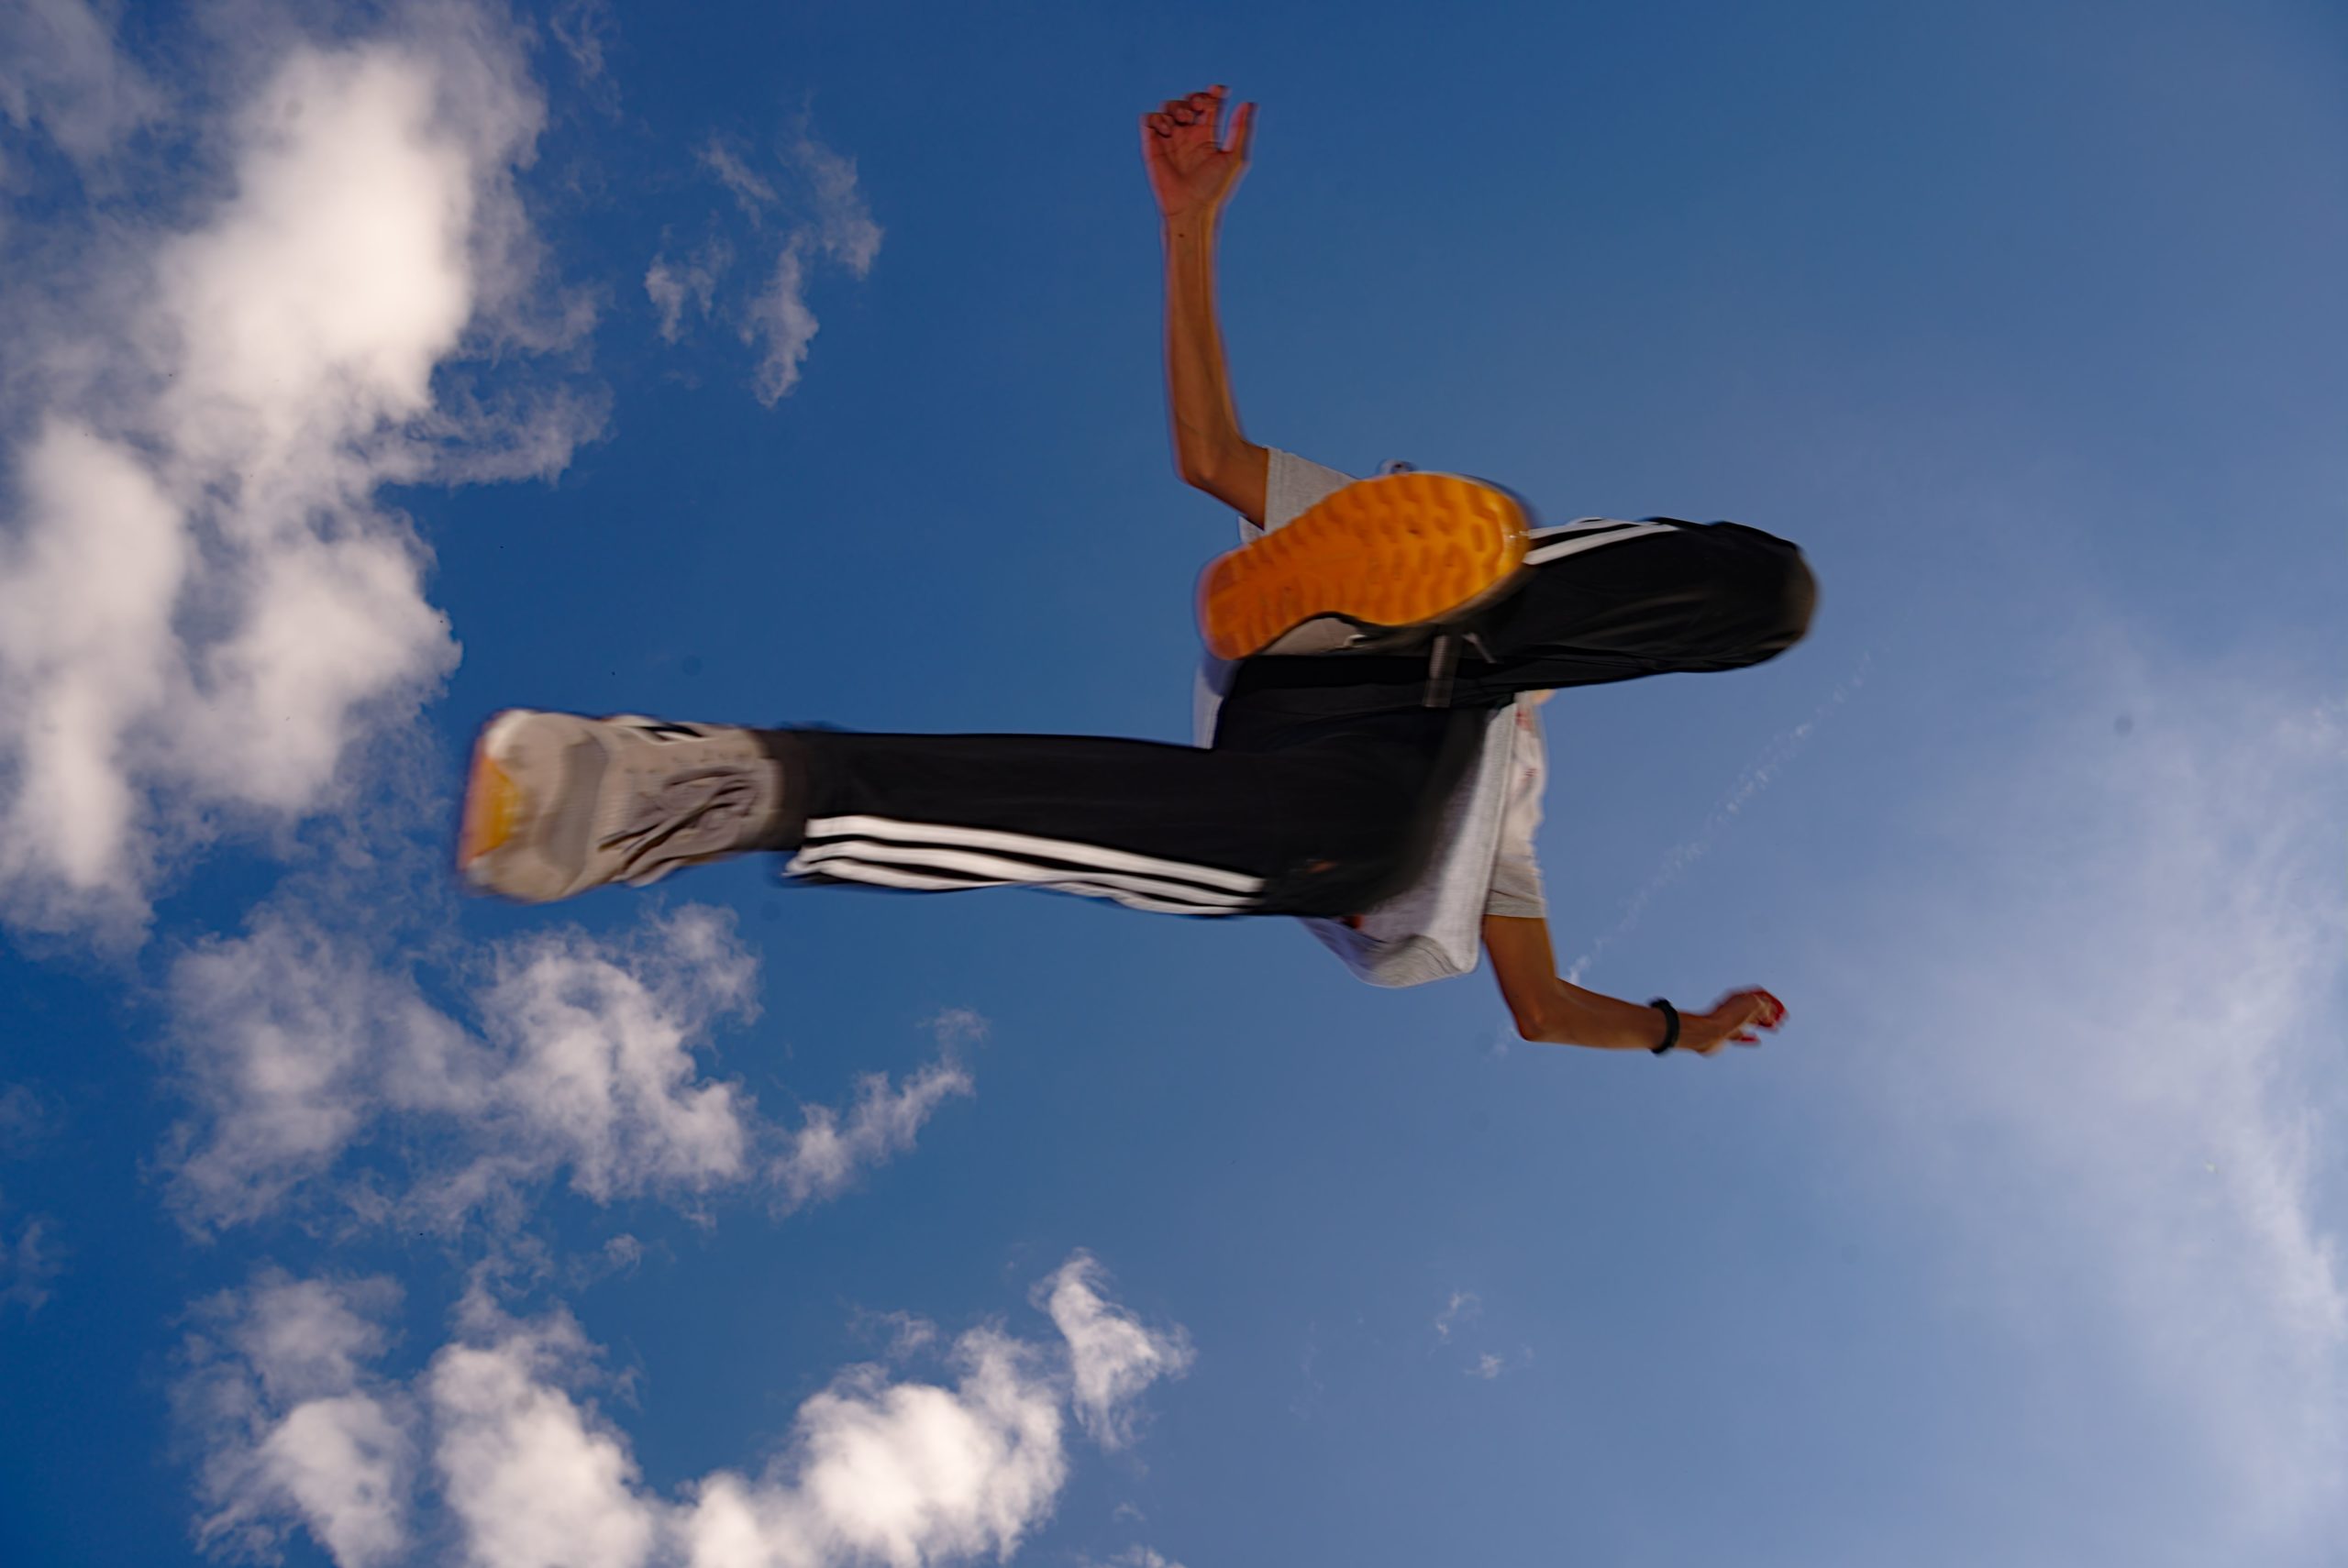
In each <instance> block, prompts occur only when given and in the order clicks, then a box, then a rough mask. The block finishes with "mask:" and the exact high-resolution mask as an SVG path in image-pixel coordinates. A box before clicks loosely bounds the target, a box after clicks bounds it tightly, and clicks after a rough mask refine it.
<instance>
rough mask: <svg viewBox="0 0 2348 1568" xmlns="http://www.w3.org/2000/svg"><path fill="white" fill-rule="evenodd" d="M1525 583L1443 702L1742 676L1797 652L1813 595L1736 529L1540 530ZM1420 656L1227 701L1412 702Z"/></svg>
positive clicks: (1308, 660)
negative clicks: (1702, 675) (1283, 695)
mask: <svg viewBox="0 0 2348 1568" xmlns="http://www.w3.org/2000/svg"><path fill="white" fill-rule="evenodd" d="M1525 561H1526V570H1525V575H1524V580H1523V581H1522V582H1521V583H1520V584H1519V585H1518V586H1517V587H1516V588H1515V590H1514V591H1512V592H1511V594H1510V595H1509V597H1508V598H1507V599H1505V600H1503V601H1501V602H1500V603H1499V604H1497V605H1496V606H1494V608H1493V609H1492V610H1491V611H1490V613H1488V614H1486V615H1485V616H1484V617H1483V618H1482V620H1481V621H1480V623H1479V624H1478V625H1477V626H1476V627H1475V628H1474V635H1470V636H1467V637H1466V638H1465V639H1464V642H1463V646H1462V647H1461V649H1460V652H1459V656H1458V665H1457V668H1456V675H1455V677H1454V679H1453V680H1452V683H1451V691H1450V694H1449V697H1448V701H1449V703H1450V705H1452V706H1455V707H1489V706H1490V705H1492V704H1494V703H1496V702H1501V701H1507V700H1508V699H1509V698H1510V697H1512V696H1513V695H1515V694H1516V693H1518V692H1521V691H1541V690H1554V689H1556V688H1560V687H1567V686H1595V685H1601V684H1604V683H1606V682H1608V681H1615V680H1630V679H1635V678H1637V677H1639V676H1644V675H1666V674H1672V673H1678V672H1692V671H1705V670H1726V669H1740V668H1744V667H1746V666H1748V665H1755V664H1759V663H1761V662H1762V661H1763V660H1765V659H1768V658H1771V657H1775V656H1777V655H1778V654H1779V653H1782V652H1784V651H1785V650H1786V649H1787V648H1789V647H1791V646H1793V645H1794V644H1795V643H1797V642H1799V641H1800V640H1801V637H1802V635H1803V634H1804V633H1805V632H1807V631H1808V629H1809V626H1810V619H1811V611H1812V610H1813V608H1814V607H1815V605H1816V603H1817V597H1818V590H1817V584H1816V582H1815V580H1813V579H1812V578H1811V573H1810V568H1809V567H1808V565H1806V564H1805V563H1804V562H1803V560H1802V556H1801V551H1800V549H1799V548H1797V547H1795V546H1793V545H1791V544H1789V543H1788V542H1787V541H1786V540H1783V539H1780V538H1778V537H1777V536H1774V535H1770V534H1765V533H1763V532H1762V531H1761V530H1760V529H1758V528H1748V527H1745V526H1744V525H1742V524H1737V523H1682V522H1678V521H1677V520H1673V519H1663V518H1658V519H1655V520H1652V521H1649V522H1645V523H1601V524H1594V525H1568V526H1567V527H1563V528H1545V529H1541V530H1538V531H1537V532H1536V533H1535V534H1534V536H1533V540H1532V548H1531V549H1530V551H1529V552H1528V553H1527V555H1526V557H1525ZM1428 673H1429V663H1428V656H1427V654H1426V653H1425V652H1424V651H1418V652H1412V653H1406V654H1347V653H1337V654H1329V655H1321V656H1313V657H1279V656H1270V657H1260V658H1255V659H1250V660H1249V661H1248V662H1247V663H1246V664H1245V665H1244V666H1242V667H1241V668H1240V670H1239V673H1238V676H1237V679H1236V681H1235V688H1234V690H1235V696H1238V697H1246V696H1251V695H1254V694H1257V693H1269V692H1273V691H1288V692H1296V693H1302V692H1306V691H1310V692H1312V693H1313V694H1314V698H1313V700H1314V701H1320V702H1323V703H1326V704H1329V705H1331V706H1333V707H1338V708H1349V709H1351V710H1353V711H1357V712H1375V711H1381V710H1387V709H1391V708H1395V707H1398V706H1401V705H1406V704H1409V703H1412V702H1416V701H1422V700H1423V697H1424V694H1425V693H1426V691H1427V689H1428Z"/></svg>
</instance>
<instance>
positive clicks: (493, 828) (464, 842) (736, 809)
mask: <svg viewBox="0 0 2348 1568" xmlns="http://www.w3.org/2000/svg"><path fill="white" fill-rule="evenodd" d="M781 796H782V776H781V767H780V765H778V764H777V763H776V762H775V761H774V760H773V759H772V758H771V757H770V756H768V755H767V753H766V749H765V748H764V747H763V746H761V745H759V740H758V737H757V735H756V734H753V733H752V732H750V731H748V730H746V729H737V728H734V727H732V726H728V725H720V724H672V723H663V722H662V721H660V720H658V719H647V718H640V717H637V716H636V715H634V714H624V715H621V716H618V717H615V718H609V719H588V718H581V717H580V716H579V715H578V714H575V713H541V712H533V711H532V710H530V709H527V708H509V709H507V710H506V711H505V712H502V713H499V714H497V715H496V716H495V717H493V718H492V719H491V720H490V721H489V723H486V724H483V725H482V730H481V735H480V738H479V739H478V740H476V741H475V742H474V744H473V761H472V769H471V772H470V773H469V774H468V775H467V777H466V779H465V810H464V825H463V827H462V829H461V830H460V834H459V838H458V842H457V869H458V870H459V871H460V873H462V875H463V876H464V878H465V879H466V880H467V881H469V882H471V884H472V885H473V886H474V887H477V888H480V889H483V890H485V891H488V892H493V893H502V894H504V896H505V897H507V898H509V899H519V900H522V901H524V902H525V903H534V904H535V903H545V902H547V901H548V900H554V899H567V898H569V897H570V895H572V894H573V893H581V892H584V891H586V890H587V889H590V888H595V887H601V886H602V885H603V884H604V883H606V882H629V883H633V884H635V885H637V886H638V887H641V886H642V885H644V884H645V883H647V882H653V881H657V880H659V878H662V877H665V876H667V875H668V874H669V873H670V872H671V871H673V870H675V869H676V868H677V867H680V866H689V865H692V864H693V863H695V862H697V861H703V860H715V859H718V858H720V857H722V856H727V855H733V854H738V853H740V852H742V851H744V850H748V849H751V848H755V847H756V845H757V840H758V838H759V834H761V833H763V832H764V831H765V830H766V829H767V828H768V827H769V826H770V824H771V823H773V821H774V817H775V814H776V812H777V811H778V810H779V808H780V807H781Z"/></svg>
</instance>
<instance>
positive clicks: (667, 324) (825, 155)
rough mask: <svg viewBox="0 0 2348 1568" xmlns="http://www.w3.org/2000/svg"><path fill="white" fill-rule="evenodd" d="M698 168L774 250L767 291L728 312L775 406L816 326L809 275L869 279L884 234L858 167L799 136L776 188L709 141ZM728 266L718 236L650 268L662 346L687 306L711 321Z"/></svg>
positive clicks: (764, 395)
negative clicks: (818, 271) (830, 272)
mask: <svg viewBox="0 0 2348 1568" xmlns="http://www.w3.org/2000/svg"><path fill="white" fill-rule="evenodd" d="M700 160H701V163H702V166H703V168H704V169H706V170H708V171H709V172H710V174H711V175H712V176H713V177H714V178H715V179H716V181H717V182H718V183H720V184H722V185H724V186H725V188H726V190H727V191H728V192H730V193H732V194H733V197H734V200H735V204H736V205H737V207H738V208H739V209H740V210H741V213H742V215H743V217H744V218H745V219H746V220H747V222H748V226H749V227H750V229H751V230H752V231H753V233H755V234H756V235H758V236H759V237H761V240H762V243H765V244H771V245H772V246H773V247H774V259H773V261H772V262H771V263H770V264H768V266H767V268H766V282H765V283H764V285H763V286H762V287H760V288H759V291H758V292H757V293H755V294H754V295H752V296H751V297H750V298H749V299H748V301H746V302H744V303H743V304H741V305H740V307H739V308H738V309H737V310H735V311H733V312H730V313H729V314H730V315H732V316H733V319H734V321H735V325H736V329H737V332H738V333H739V334H740V336H741V339H742V341H743V342H744V343H746V344H748V345H750V346H751V347H753V348H757V349H758V351H759V364H758V367H757V369H756V370H755V371H753V373H752V377H751V386H752V389H753V390H754V391H755V392H757V394H758V397H759V401H760V402H761V403H766V404H767V405H768V406H770V407H772V406H773V405H774V404H775V403H780V402H781V400H782V399H783V398H785V397H787V396H789V395H790V394H791V392H792V389H793V388H795V387H796V386H797V385H798V384H799V378H800V375H801V372H802V370H803V368H804V367H805V365H806V362H807V355H808V351H809V349H810V348H811V347H812V346H813V344H814V340H815V334H816V332H817V331H818V330H819V329H820V327H821V325H822V324H821V323H820V322H819V321H818V320H817V319H816V316H815V313H814V309H813V308H812V307H811V306H810V305H809V304H808V303H807V286H808V278H809V272H810V270H811V268H812V267H813V265H814V263H815V262H816V261H818V260H821V261H825V262H828V263H830V264H831V265H833V266H835V267H837V268H839V269H840V270H841V271H845V272H847V274H848V275H849V276H851V277H854V278H859V279H860V278H863V277H865V276H866V275H867V274H869V272H870V271H871V270H872V263H873V261H874V259H876V258H878V257H879V255H880V254H881V237H882V230H881V226H880V225H879V224H878V223H875V222H874V221H873V218H872V214H871V210H870V208H869V206H868V205H867V204H866V203H865V200H864V195H863V193H862V191H861V190H860V189H859V188H858V183H857V173H856V162H855V160H853V159H849V158H846V157H843V156H842V155H840V154H839V153H837V152H835V151H833V150H832V149H830V148H828V147H825V145H824V144H823V143H821V142H819V141H817V140H815V139H814V138H813V137H809V136H805V135H802V136H800V137H798V138H796V139H795V140H793V141H792V142H790V143H788V144H787V145H786V146H785V147H784V149H783V150H782V154H781V159H780V160H779V166H778V168H777V169H776V170H775V171H773V172H774V173H775V174H776V175H779V176H780V177H781V180H782V182H783V184H781V185H779V184H778V182H777V180H776V179H775V178H770V175H769V173H767V172H763V171H760V170H759V169H758V168H755V167H753V166H752V163H751V160H749V159H748V158H747V157H745V156H744V155H743V154H741V153H739V152H737V151H736V150H735V149H733V148H732V147H729V146H728V145H727V144H726V143H725V142H724V141H723V140H720V139H717V138H712V139H711V140H710V141H709V142H708V143H707V144H705V145H704V146H703V148H702V149H701V153H700ZM786 186H787V187H788V190H789V192H790V194H786V191H785V187H786ZM731 259H732V252H731V249H730V248H727V247H725V245H724V244H723V242H722V241H720V240H718V239H716V238H715V237H712V239H711V240H710V241H709V242H708V243H707V244H705V245H704V246H703V248H702V250H701V251H700V252H698V253H697V255H696V257H695V259H692V260H690V261H685V262H672V261H670V259H669V258H668V255H667V252H666V250H665V248H664V249H663V251H662V253H661V254H659V255H658V256H656V257H655V258H654V259H653V262H652V265H651V268H650V269H649V270H648V271H647V272H646V274H645V280H644V286H645V293H647V294H648V295H649V296H650V298H651V300H652V303H653V306H654V308H655V309H656V310H657V311H658V312H659V317H660V335H661V336H662V337H665V338H667V339H668V340H669V341H670V342H671V343H673V342H676V341H678V340H679V339H680V338H681V337H682V336H683V331H684V328H683V325H682V324H683V322H684V319H685V315H686V312H687V310H688V308H689V307H698V310H699V312H700V313H701V314H704V315H706V314H711V313H712V312H713V310H714V304H713V302H714V296H715V293H716V289H717V282H718V277H719V275H720V274H721V273H722V272H723V271H725V265H726V263H727V262H729V261H730V260H731Z"/></svg>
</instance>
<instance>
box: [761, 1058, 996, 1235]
mask: <svg viewBox="0 0 2348 1568" xmlns="http://www.w3.org/2000/svg"><path fill="white" fill-rule="evenodd" d="M975 1092H977V1089H976V1086H975V1084H974V1083H973V1082H972V1080H971V1077H970V1073H969V1068H967V1067H965V1066H963V1065H962V1064H961V1062H960V1060H959V1059H958V1058H957V1057H955V1056H953V1055H946V1056H942V1057H940V1058H939V1059H938V1060H936V1061H935V1062H932V1063H931V1064H930V1065H929V1066H925V1067H924V1068H922V1069H921V1070H920V1071H918V1072H916V1073H914V1075H913V1076H912V1077H908V1078H906V1079H905V1081H904V1082H903V1085H901V1086H899V1087H897V1088H891V1087H890V1084H889V1077H888V1075H887V1074H885V1073H866V1074H864V1075H862V1076H861V1077H858V1079H857V1080H856V1103H855V1104H854V1105H853V1106H851V1107H850V1108H849V1110H848V1113H847V1119H846V1120H845V1121H843V1120H842V1119H841V1117H840V1115H839V1113H838V1112H837V1111H836V1110H833V1109H832V1108H831V1107H830V1106H827V1105H811V1106H808V1107H807V1108H806V1110H805V1112H804V1121H803V1124H802V1125H801V1127H800V1128H799V1130H798V1131H797V1132H792V1133H791V1134H790V1135H789V1136H788V1138H787V1140H786V1141H785V1143H784V1147H783V1152H782V1155H781V1158H780V1159H778V1160H777V1161H776V1162H775V1167H774V1168H775V1177H776V1180H777V1181H778V1182H779V1183H780V1184H781V1188H782V1198H781V1201H782V1203H783V1206H784V1207H785V1208H787V1209H798V1208H801V1207H803V1206H804V1205H806V1204H809V1203H818V1202H821V1201H823V1200H824V1199H825V1198H836V1197H837V1196H838V1195H839V1194H840V1193H842V1192H843V1191H845V1190H847V1187H848V1186H849V1184H850V1183H852V1182H853V1181H854V1180H855V1179H856V1178H857V1177H858V1176H860V1175H861V1174H863V1172H865V1171H866V1170H868V1169H869V1168H871V1167H872V1166H874V1165H885V1164H886V1163H887V1162H888V1161H889V1160H890V1159H892V1157H894V1156H895V1155H897V1154H901V1153H903V1151H904V1150H907V1149H910V1148H912V1147H913V1145H914V1134H915V1133H917V1132H920V1131H921V1128H922V1124H923V1123H924V1122H925V1121H928V1120H929V1119H930V1117H931V1116H933V1115H934V1114H936V1110H937V1108H938V1106H939V1105H940V1104H942V1103H943V1102H944V1101H945V1100H946V1099H948V1098H950V1097H952V1096H956V1095H969V1094H973V1093H975Z"/></svg>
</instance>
